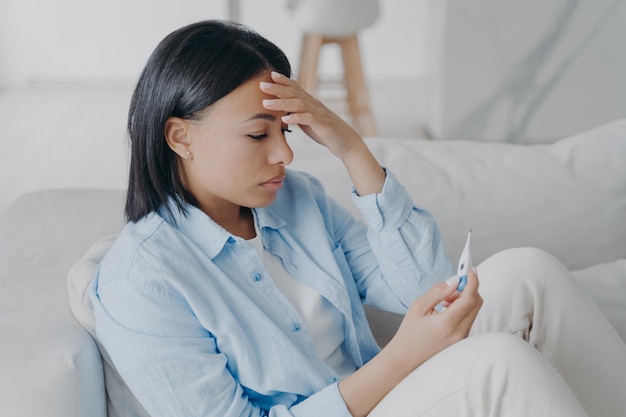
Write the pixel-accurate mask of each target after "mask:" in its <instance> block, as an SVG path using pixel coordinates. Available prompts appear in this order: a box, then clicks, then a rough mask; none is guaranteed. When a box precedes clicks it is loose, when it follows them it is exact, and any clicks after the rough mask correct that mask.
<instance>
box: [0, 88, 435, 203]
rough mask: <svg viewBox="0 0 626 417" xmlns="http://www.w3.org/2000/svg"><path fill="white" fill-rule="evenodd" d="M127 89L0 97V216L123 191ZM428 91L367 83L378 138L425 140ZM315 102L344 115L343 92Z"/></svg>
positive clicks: (34, 91)
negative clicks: (25, 197) (50, 197)
mask: <svg viewBox="0 0 626 417" xmlns="http://www.w3.org/2000/svg"><path fill="white" fill-rule="evenodd" d="M132 87H133V86H132V85H123V84H119V85H118V84H115V85H90V84H70V85H34V86H30V87H28V88H23V89H19V90H9V91H4V92H0V126H2V136H1V138H2V139H1V141H2V142H1V143H2V149H3V150H4V152H5V157H4V158H3V162H2V164H0V211H1V210H2V209H3V208H4V207H6V205H7V204H9V203H10V202H11V201H12V200H14V199H15V198H17V197H18V196H19V195H20V194H23V193H26V192H29V191H34V190H37V189H43V188H65V187H72V188H93V187H99V188H124V186H125V183H126V163H127V147H126V143H125V141H126V138H125V124H126V111H127V108H128V103H129V100H130V95H131V91H132ZM426 91H427V89H426V88H425V87H424V86H423V85H420V83H419V82H417V81H410V82H399V81H378V82H371V83H370V101H371V105H372V109H373V112H374V116H375V120H376V124H377V128H378V136H383V137H402V138H416V139H424V138H426V134H425V133H424V128H423V124H424V120H425V118H426V110H427V105H426V104H427V94H426ZM319 96H320V97H321V98H322V100H323V101H324V102H325V103H326V104H327V105H328V106H329V107H330V108H332V109H333V110H335V111H336V112H338V113H339V114H341V115H343V114H344V113H345V105H344V102H343V89H341V88H340V84H339V83H336V82H332V81H325V82H324V83H322V84H321V86H320V90H319Z"/></svg>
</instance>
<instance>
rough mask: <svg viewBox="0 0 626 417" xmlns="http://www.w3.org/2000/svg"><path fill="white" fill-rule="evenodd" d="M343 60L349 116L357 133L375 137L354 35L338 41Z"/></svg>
mask: <svg viewBox="0 0 626 417" xmlns="http://www.w3.org/2000/svg"><path fill="white" fill-rule="evenodd" d="M338 42H339V46H340V48H341V56H342V58H343V66H344V71H345V84H346V88H347V90H348V104H349V107H350V115H351V117H352V121H353V123H354V124H355V127H356V128H357V130H359V133H361V134H362V135H364V136H376V124H375V123H374V117H373V116H372V112H371V111H370V105H369V97H368V92H367V85H366V83H365V77H364V76H363V67H362V65H361V54H360V51H359V42H358V39H357V36H356V34H355V35H353V36H350V37H347V38H345V39H341V40H339V41H338Z"/></svg>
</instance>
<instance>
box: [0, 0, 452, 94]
mask: <svg viewBox="0 0 626 417" xmlns="http://www.w3.org/2000/svg"><path fill="white" fill-rule="evenodd" d="M440 1H441V0H439V1H438V0H417V1H416V0H381V11H382V14H381V17H380V19H379V20H378V21H377V22H376V23H375V25H374V26H372V27H370V28H368V29H367V30H366V31H364V33H363V34H362V48H363V51H362V54H363V60H364V64H365V67H366V74H367V76H368V77H369V78H371V79H420V78H422V77H424V76H425V75H426V74H427V73H428V71H429V70H430V68H429V64H430V63H431V62H432V61H431V60H429V59H427V58H426V55H427V54H428V53H429V52H430V49H429V47H430V44H429V43H428V41H427V38H428V36H427V35H428V31H429V30H430V27H429V22H431V21H432V20H431V19H428V18H427V13H428V12H429V10H430V9H431V8H432V4H434V3H437V2H440ZM286 2H287V0H263V1H258V0H241V21H242V23H244V24H247V25H249V26H251V27H253V28H254V29H256V30H257V31H259V32H260V33H261V34H263V35H265V36H266V37H268V38H270V39H271V40H272V41H274V42H275V43H277V44H278V45H279V46H280V47H281V48H282V49H283V50H284V51H285V52H286V53H287V55H288V57H289V58H290V59H291V61H292V63H293V64H294V66H297V61H298V55H299V44H300V32H299V29H298V27H297V26H296V24H295V22H293V21H292V19H291V18H290V16H289V14H288V11H287V9H286ZM227 6H228V5H227V1H226V0H202V1H200V0H185V1H184V2H166V1H164V0H107V1H96V0H54V1H50V0H0V86H4V87H7V86H11V85H16V84H24V83H28V82H68V81H70V82H73V81H79V82H93V81H106V82H109V81H115V82H117V81H121V82H133V81H134V80H136V78H137V76H138V74H139V72H140V70H141V68H142V67H143V64H144V63H145V61H146V59H147V57H148V55H149V54H150V52H151V51H152V50H153V48H154V47H155V46H156V44H157V43H158V42H159V41H160V40H161V39H162V38H163V37H164V36H165V35H166V34H167V33H169V32H171V31H172V30H174V29H176V28H178V27H180V26H182V25H184V24H187V23H191V22H193V21H197V20H202V19H208V18H218V19H222V18H226V17H227V15H228V7H227ZM340 68H341V67H340V61H339V55H338V52H337V51H334V50H333V49H332V48H330V49H327V50H326V51H325V52H324V55H323V56H322V62H321V72H322V73H323V74H328V75H329V76H335V75H339V74H340Z"/></svg>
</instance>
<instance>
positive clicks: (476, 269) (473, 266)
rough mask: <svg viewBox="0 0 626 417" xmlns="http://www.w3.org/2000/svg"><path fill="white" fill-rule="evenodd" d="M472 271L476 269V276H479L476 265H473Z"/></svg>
mask: <svg viewBox="0 0 626 417" xmlns="http://www.w3.org/2000/svg"><path fill="white" fill-rule="evenodd" d="M472 271H474V274H475V275H476V276H478V270H477V269H476V267H475V266H473V267H472Z"/></svg>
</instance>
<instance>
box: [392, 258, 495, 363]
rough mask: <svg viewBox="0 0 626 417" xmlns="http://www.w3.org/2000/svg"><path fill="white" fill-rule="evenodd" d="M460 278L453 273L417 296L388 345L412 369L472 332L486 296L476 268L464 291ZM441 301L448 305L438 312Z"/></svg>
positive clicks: (469, 277) (471, 272) (469, 275)
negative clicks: (483, 298) (482, 294)
mask: <svg viewBox="0 0 626 417" xmlns="http://www.w3.org/2000/svg"><path fill="white" fill-rule="evenodd" d="M458 281H459V280H458V277H456V276H453V277H451V278H450V279H448V280H447V281H446V282H441V283H438V284H435V285H434V286H433V287H432V288H431V289H430V290H429V291H428V292H427V293H425V294H424V295H422V296H421V297H419V298H418V299H416V300H415V301H414V302H413V303H412V304H411V306H410V307H409V310H408V312H407V314H406V315H405V317H404V319H403V320H402V323H401V324H400V327H399V328H398V331H397V332H396V334H395V335H394V337H393V338H392V340H391V341H390V342H389V344H388V346H387V347H386V348H385V349H389V350H392V351H393V354H394V356H396V357H397V358H399V359H401V360H402V362H403V363H405V364H406V366H407V367H408V368H409V369H407V371H408V372H411V371H412V370H413V369H415V368H417V367H418V366H419V365H421V364H422V363H423V362H425V361H426V360H428V359H430V358H431V357H432V356H434V355H436V354H437V353H439V352H440V351H442V350H443V349H445V348H447V347H448V346H450V345H452V344H454V343H456V342H458V341H459V340H461V339H464V338H466V337H467V335H468V334H469V332H470V328H471V327H472V324H473V323H474V320H475V319H476V316H477V315H478V311H479V310H480V307H481V306H482V304H483V300H482V297H481V296H480V294H479V293H478V277H477V275H476V273H475V271H474V270H471V271H470V273H469V274H468V280H467V286H466V287H465V289H464V290H463V292H459V291H457V290H456V287H457V284H458ZM440 302H441V303H442V304H443V305H444V306H445V307H446V308H445V309H444V310H443V311H440V312H438V311H437V310H436V309H435V307H436V306H437V305H438V304H439V303H440Z"/></svg>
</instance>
